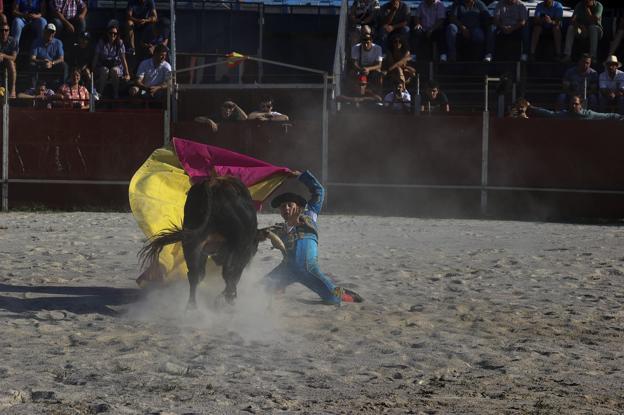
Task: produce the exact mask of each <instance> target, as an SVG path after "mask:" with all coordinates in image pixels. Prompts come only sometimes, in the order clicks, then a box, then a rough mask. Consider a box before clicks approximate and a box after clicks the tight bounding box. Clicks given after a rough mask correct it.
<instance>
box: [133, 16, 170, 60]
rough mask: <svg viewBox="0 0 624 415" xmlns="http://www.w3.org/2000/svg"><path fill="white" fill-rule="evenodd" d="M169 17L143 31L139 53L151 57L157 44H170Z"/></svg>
mask: <svg viewBox="0 0 624 415" xmlns="http://www.w3.org/2000/svg"><path fill="white" fill-rule="evenodd" d="M169 35H170V29H169V19H166V18H161V19H160V20H159V21H158V22H157V23H156V24H153V25H151V26H150V28H148V29H145V30H144V31H143V37H142V38H141V48H140V50H139V55H140V56H143V57H150V56H152V55H153V54H154V48H155V47H156V46H157V45H164V46H169Z"/></svg>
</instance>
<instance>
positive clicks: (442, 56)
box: [440, 53, 447, 62]
mask: <svg viewBox="0 0 624 415" xmlns="http://www.w3.org/2000/svg"><path fill="white" fill-rule="evenodd" d="M446 61H447V56H446V53H443V54H441V55H440V62H446Z"/></svg>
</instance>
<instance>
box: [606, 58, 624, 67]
mask: <svg viewBox="0 0 624 415" xmlns="http://www.w3.org/2000/svg"><path fill="white" fill-rule="evenodd" d="M612 63H617V67H618V68H621V67H622V62H619V61H618V58H617V56H615V55H611V56H609V57H608V58H607V60H606V61H604V65H605V66H609V65H611V64H612Z"/></svg>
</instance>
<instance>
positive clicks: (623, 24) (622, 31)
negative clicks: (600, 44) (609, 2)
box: [608, 17, 624, 56]
mask: <svg viewBox="0 0 624 415" xmlns="http://www.w3.org/2000/svg"><path fill="white" fill-rule="evenodd" d="M618 20H619V24H618V28H617V31H616V32H615V34H614V35H613V40H612V41H611V43H610V44H609V54H608V55H609V56H611V55H615V52H617V50H618V49H619V48H620V43H622V39H624V17H620V18H619V19H618Z"/></svg>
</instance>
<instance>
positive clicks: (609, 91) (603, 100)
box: [598, 55, 624, 114]
mask: <svg viewBox="0 0 624 415" xmlns="http://www.w3.org/2000/svg"><path fill="white" fill-rule="evenodd" d="M604 66H605V71H604V72H603V73H601V74H600V76H599V77H598V87H599V88H600V93H599V95H598V108H599V109H600V111H601V112H608V110H609V109H610V108H617V112H619V113H620V114H624V72H622V71H620V70H619V69H618V68H621V67H622V63H621V62H618V58H617V56H615V55H611V56H609V57H608V58H607V60H606V61H605V63H604Z"/></svg>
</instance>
